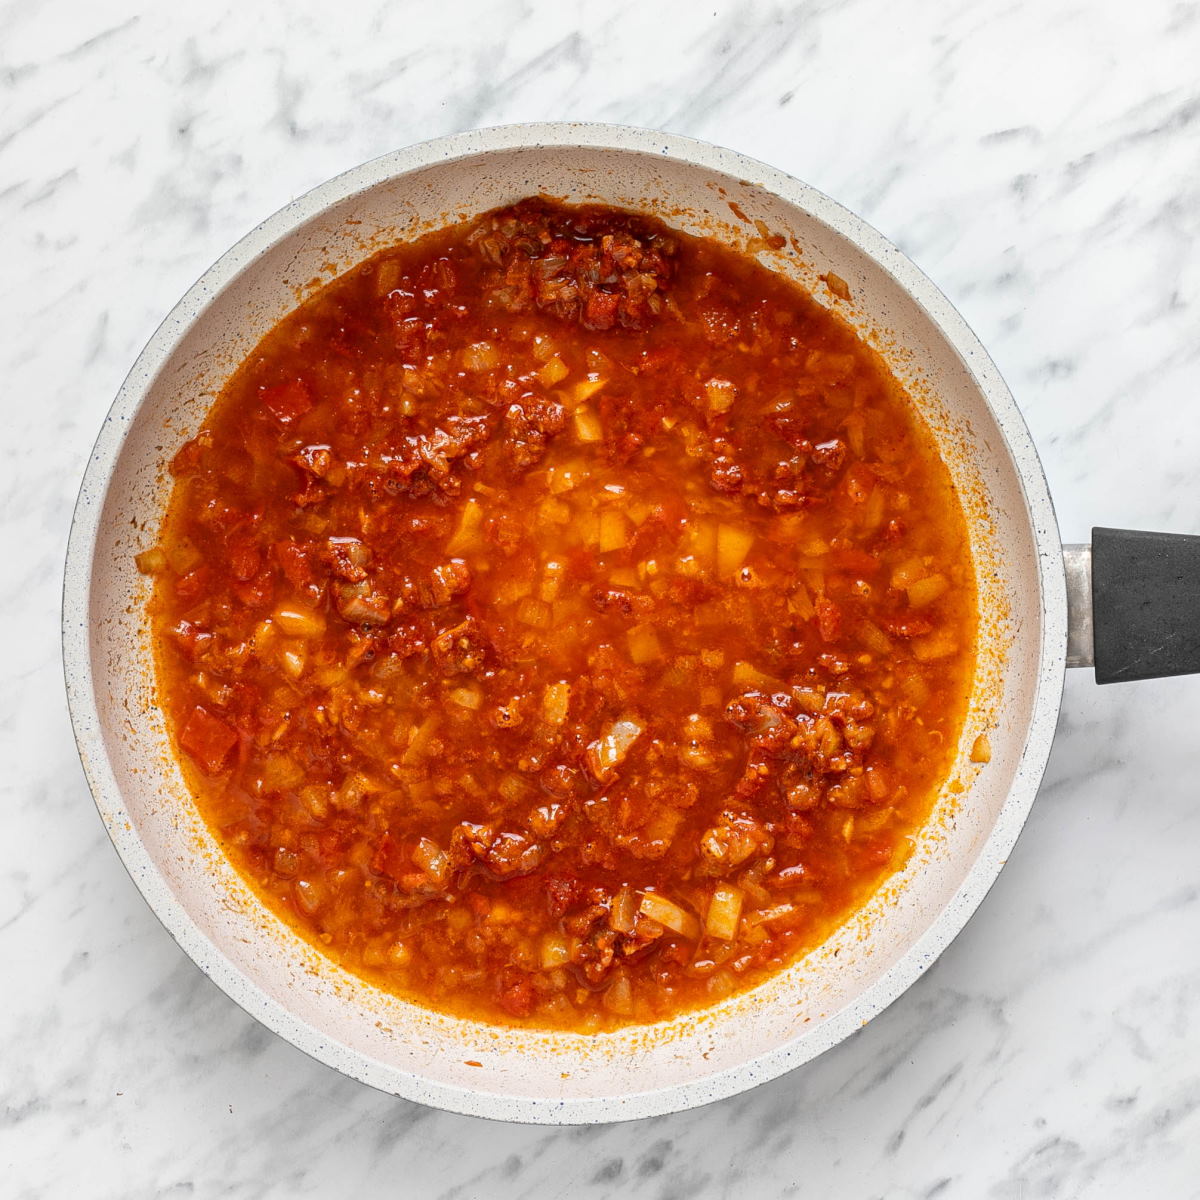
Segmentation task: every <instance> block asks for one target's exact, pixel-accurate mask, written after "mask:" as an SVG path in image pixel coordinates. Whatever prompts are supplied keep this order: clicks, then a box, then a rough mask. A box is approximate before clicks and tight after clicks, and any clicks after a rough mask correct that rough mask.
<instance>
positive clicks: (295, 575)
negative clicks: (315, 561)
mask: <svg viewBox="0 0 1200 1200" xmlns="http://www.w3.org/2000/svg"><path fill="white" fill-rule="evenodd" d="M275 561H276V562H277V563H278V564H279V566H280V569H281V570H282V571H283V574H284V576H285V577H286V579H287V581H288V583H290V584H291V585H292V586H293V587H298V588H302V587H307V586H308V585H309V584H310V583H312V582H313V579H314V578H315V575H314V571H313V565H312V561H311V559H310V548H309V547H308V546H304V545H301V543H299V542H276V543H275Z"/></svg>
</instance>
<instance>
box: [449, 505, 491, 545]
mask: <svg viewBox="0 0 1200 1200" xmlns="http://www.w3.org/2000/svg"><path fill="white" fill-rule="evenodd" d="M482 530H483V505H481V504H480V503H479V501H478V500H475V499H470V500H468V501H467V502H466V504H464V505H463V510H462V516H461V517H459V519H458V528H457V529H456V530H455V531H454V533H453V535H452V536H451V538H450V540H449V541H448V542H447V543H446V550H447V551H448V552H449V553H450V554H461V553H462V552H463V551H464V550H474V549H476V548H477V547H478V546H479V545H480V534H481V533H482Z"/></svg>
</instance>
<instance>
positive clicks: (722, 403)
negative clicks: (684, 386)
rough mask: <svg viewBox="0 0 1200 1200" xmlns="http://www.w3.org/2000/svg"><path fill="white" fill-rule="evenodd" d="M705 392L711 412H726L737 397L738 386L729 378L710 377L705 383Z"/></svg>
mask: <svg viewBox="0 0 1200 1200" xmlns="http://www.w3.org/2000/svg"><path fill="white" fill-rule="evenodd" d="M704 394H705V396H706V397H707V398H708V411H709V412H713V413H726V412H728V411H729V410H730V409H731V408H732V407H733V402H734V401H735V400H736V399H737V388H736V387H735V386H734V385H733V384H732V383H730V382H729V380H728V379H710V380H709V381H708V382H707V383H706V384H705V385H704Z"/></svg>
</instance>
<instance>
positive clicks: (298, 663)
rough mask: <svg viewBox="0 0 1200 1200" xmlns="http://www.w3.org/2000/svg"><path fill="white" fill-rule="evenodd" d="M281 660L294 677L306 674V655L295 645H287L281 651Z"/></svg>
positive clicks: (281, 663)
mask: <svg viewBox="0 0 1200 1200" xmlns="http://www.w3.org/2000/svg"><path fill="white" fill-rule="evenodd" d="M279 662H280V665H281V666H282V667H283V669H284V671H285V672H287V674H288V675H290V676H291V677H292V678H293V679H299V678H300V676H301V675H303V674H304V655H303V654H302V653H301V652H300V651H299V650H297V649H296V648H295V647H294V646H285V647H284V648H283V650H281V651H280V653H279Z"/></svg>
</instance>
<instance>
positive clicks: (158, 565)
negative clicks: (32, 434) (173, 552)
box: [133, 546, 167, 575]
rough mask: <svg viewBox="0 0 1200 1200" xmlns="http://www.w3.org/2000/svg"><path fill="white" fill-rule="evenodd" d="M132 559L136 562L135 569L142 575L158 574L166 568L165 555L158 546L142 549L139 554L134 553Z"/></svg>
mask: <svg viewBox="0 0 1200 1200" xmlns="http://www.w3.org/2000/svg"><path fill="white" fill-rule="evenodd" d="M133 561H134V562H135V563H137V569H138V570H139V571H141V573H142V574H143V575H160V574H162V572H163V571H165V570H166V568H167V556H166V555H165V554H164V553H163V552H162V550H161V549H160V548H159V547H158V546H151V547H150V549H149V550H143V551H142V552H141V554H138V555H135V557H134V560H133Z"/></svg>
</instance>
